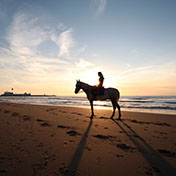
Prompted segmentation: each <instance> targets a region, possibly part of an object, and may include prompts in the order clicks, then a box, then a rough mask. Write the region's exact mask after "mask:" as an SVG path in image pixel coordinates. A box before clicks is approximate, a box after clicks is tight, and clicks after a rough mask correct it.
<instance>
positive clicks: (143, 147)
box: [112, 120, 176, 176]
mask: <svg viewBox="0 0 176 176" xmlns="http://www.w3.org/2000/svg"><path fill="white" fill-rule="evenodd" d="M112 121H113V122H114V123H115V124H116V125H118V126H119V127H120V128H121V129H122V130H123V132H124V133H125V134H126V135H127V136H128V138H129V139H130V140H131V141H132V142H133V144H134V145H135V146H136V148H137V150H138V151H139V152H140V153H141V154H142V156H143V157H144V158H145V160H146V161H147V162H148V163H149V165H150V166H151V168H152V169H153V170H154V172H155V173H156V174H158V175H161V176H165V175H169V176H172V175H173V176H175V175H176V169H175V168H174V167H172V166H171V165H170V164H169V163H168V162H167V161H166V160H165V159H164V158H163V157H162V156H161V155H160V154H159V153H158V152H157V151H156V150H154V149H153V148H152V147H151V146H150V145H149V144H148V143H147V142H146V141H145V140H144V139H143V138H141V137H140V136H139V135H138V134H137V133H136V132H135V131H134V130H133V129H132V128H131V127H130V126H129V125H127V124H126V123H125V122H123V121H115V120H112ZM120 123H121V124H123V126H125V127H127V128H128V129H129V130H130V132H132V135H131V134H129V132H127V131H126V130H125V129H124V127H122V125H120Z"/></svg>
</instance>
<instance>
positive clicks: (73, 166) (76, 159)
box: [67, 119, 93, 176]
mask: <svg viewBox="0 0 176 176" xmlns="http://www.w3.org/2000/svg"><path fill="white" fill-rule="evenodd" d="M92 123H93V121H92V119H91V120H90V122H89V125H88V127H87V129H86V131H85V133H84V134H83V137H82V139H81V141H80V143H79V144H78V147H77V149H76V151H75V153H74V155H73V158H72V160H71V162H70V164H69V167H68V174H67V175H69V176H70V175H76V172H77V168H78V166H79V163H80V160H81V157H82V154H83V150H84V149H85V144H86V141H87V138H88V134H89V131H90V128H91V126H92Z"/></svg>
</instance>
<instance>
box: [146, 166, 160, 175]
mask: <svg viewBox="0 0 176 176" xmlns="http://www.w3.org/2000/svg"><path fill="white" fill-rule="evenodd" d="M146 169H147V170H146V171H145V172H144V173H145V174H146V175H153V173H154V172H155V173H157V174H158V173H159V172H160V170H159V169H158V168H156V167H150V168H146Z"/></svg>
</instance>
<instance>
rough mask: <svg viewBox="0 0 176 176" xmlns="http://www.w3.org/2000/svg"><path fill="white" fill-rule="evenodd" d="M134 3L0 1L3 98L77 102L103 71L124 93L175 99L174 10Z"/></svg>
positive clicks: (111, 84)
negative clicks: (81, 88) (80, 87)
mask: <svg viewBox="0 0 176 176" xmlns="http://www.w3.org/2000/svg"><path fill="white" fill-rule="evenodd" d="M129 2H131V1H129ZM133 3H134V4H133V5H130V3H129V4H128V3H127V4H125V3H124V2H123V1H93V0H91V1H90V2H89V1H86V2H84V3H83V2H82V1H79V0H78V1H68V2H64V1H56V0H53V1H52V2H49V1H45V0H44V1H40V0H39V1H37V2H34V1H27V0H26V1H23V2H21V1H13V0H12V1H9V0H7V1H1V2H0V10H1V13H0V21H1V28H0V34H1V38H0V41H1V45H0V72H1V74H0V84H1V86H0V94H2V93H3V92H4V91H10V90H11V88H12V87H13V88H14V92H15V93H21V92H30V93H32V94H55V95H71V96H73V95H74V87H75V83H76V80H77V79H80V80H81V81H83V82H86V83H88V84H90V85H97V84H98V75H97V73H98V71H101V72H102V73H103V75H104V77H105V80H104V86H105V87H116V88H117V89H119V90H120V92H121V95H139V96H142V95H176V81H175V78H176V58H175V49H174V48H176V42H175V41H176V23H175V11H176V10H175V7H176V4H175V2H172V3H168V4H167V6H166V4H165V3H166V2H161V3H159V2H157V1H156V2H154V1H151V2H150V1H143V2H141V3H138V2H137V1H134V2H133ZM71 7H72V8H71ZM156 7H157V10H156ZM9 8H10V9H11V11H10V13H8V10H9ZM12 9H13V10H12ZM139 9H141V10H139ZM142 9H144V10H142ZM65 12H66V13H65ZM133 12H135V13H133ZM149 12H150V13H149ZM127 14H128V15H127Z"/></svg>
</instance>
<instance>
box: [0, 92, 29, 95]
mask: <svg viewBox="0 0 176 176" xmlns="http://www.w3.org/2000/svg"><path fill="white" fill-rule="evenodd" d="M1 96H31V94H30V93H26V92H25V93H23V94H14V93H13V92H4V93H3V94H1Z"/></svg>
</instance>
